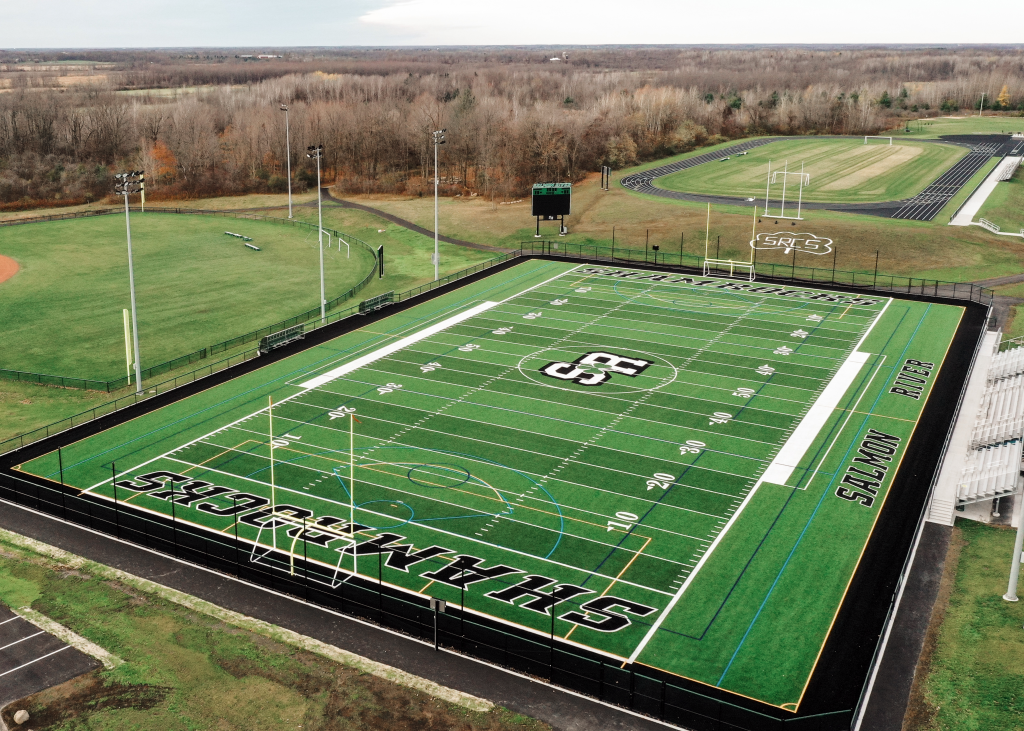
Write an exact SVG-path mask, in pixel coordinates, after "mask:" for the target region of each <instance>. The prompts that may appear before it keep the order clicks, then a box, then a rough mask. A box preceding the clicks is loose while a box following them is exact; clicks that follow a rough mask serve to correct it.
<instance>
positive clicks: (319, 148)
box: [306, 145, 327, 324]
mask: <svg viewBox="0 0 1024 731" xmlns="http://www.w3.org/2000/svg"><path fill="white" fill-rule="evenodd" d="M323 156H324V146H323V145H310V146H309V147H307V148H306V157H311V158H313V159H315V160H316V215H317V231H318V232H319V234H320V322H321V324H322V323H323V322H324V320H326V319H327V308H326V305H327V300H326V299H324V211H323V208H322V207H321V205H320V160H321V159H322V158H323Z"/></svg>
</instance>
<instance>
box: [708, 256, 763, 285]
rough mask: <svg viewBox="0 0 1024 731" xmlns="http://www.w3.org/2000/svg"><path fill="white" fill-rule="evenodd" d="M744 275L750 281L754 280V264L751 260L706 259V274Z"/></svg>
mask: <svg viewBox="0 0 1024 731" xmlns="http://www.w3.org/2000/svg"><path fill="white" fill-rule="evenodd" d="M716 275H717V276H726V277H742V278H745V279H746V280H747V281H748V282H753V281H754V264H753V263H752V262H749V261H735V260H733V259H705V260H704V276H705V277H714V276H716Z"/></svg>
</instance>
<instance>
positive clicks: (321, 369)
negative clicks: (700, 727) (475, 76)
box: [20, 261, 962, 710]
mask: <svg viewBox="0 0 1024 731" xmlns="http://www.w3.org/2000/svg"><path fill="white" fill-rule="evenodd" d="M616 272H618V274H619V275H621V276H618V275H615V276H612V275H613V274H615V273H616ZM640 274H644V273H642V272H635V271H634V272H629V271H624V270H605V269H600V268H596V269H588V268H586V267H583V266H580V267H574V266H572V265H568V264H561V263H555V262H543V261H534V262H528V263H525V264H522V265H519V266H517V267H514V268H512V269H510V270H508V271H507V272H504V273H501V274H498V275H495V276H492V277H489V278H487V279H484V280H481V281H480V282H477V283H475V284H473V285H470V286H469V287H466V288H463V289H460V290H458V291H456V292H453V293H451V294H448V295H445V296H444V297H442V298H438V299H436V300H433V301H430V302H427V303H424V304H422V305H420V306H418V307H415V308H412V309H410V310H407V311H404V312H402V313H399V314H397V315H394V316H392V317H390V318H387V319H385V320H382V321H380V322H377V323H375V324H373V325H371V326H367V327H365V328H361V329H358V330H355V331H354V332H352V333H350V334H348V335H345V336H343V337H340V338H338V339H336V340H334V341H331V342H329V343H326V344H324V345H322V346H319V347H315V348H311V349H309V350H307V351H304V352H303V353H301V354H298V355H296V356H293V357H291V358H289V359H286V360H283V361H281V362H279V363H275V364H273V365H271V366H267V367H264V368H262V369H260V370H258V371H255V372H253V373H250V374H248V375H246V376H242V377H240V378H238V379H236V380H235V381H232V382H230V383H228V384H224V385H222V386H219V387H217V388H214V389H211V390H209V391H207V392H204V393H201V394H198V395H196V396H193V397H190V398H188V399H185V400H182V401H180V402H178V403H176V404H173V405H170V406H168V407H165V408H163V409H161V410H159V411H156V412H153V413H151V414H148V415H145V416H141V417H139V418H137V419H134V420H132V421H131V422H128V423H125V424H122V425H120V426H118V427H115V428H113V429H110V430H108V431H106V432H103V433H101V434H98V435H96V436H94V437H90V438H88V439H85V440H83V441H80V442H76V443H74V444H72V445H68V446H67V447H66V448H64V450H63V465H64V471H63V479H64V481H65V482H66V483H68V484H72V485H75V486H77V487H80V488H83V489H86V490H89V491H91V492H92V493H93V494H94V495H96V496H97V497H99V498H101V499H108V500H111V499H113V497H114V493H113V488H112V485H111V478H110V474H111V464H112V463H114V464H115V465H116V471H117V474H118V481H117V488H116V489H117V490H118V492H119V495H118V498H119V499H120V500H121V501H124V502H128V503H131V504H132V505H134V506H136V507H137V508H139V509H142V510H144V511H149V512H152V513H154V514H159V515H164V516H168V515H170V514H171V513H172V509H173V511H174V514H175V516H176V519H177V520H179V521H188V522H189V523H191V524H194V525H195V526H198V527H200V528H201V529H205V530H209V531H214V532H218V533H226V532H231V531H236V530H237V533H238V535H239V537H240V539H242V540H243V541H245V542H246V543H248V544H250V545H251V546H252V547H253V554H252V560H255V561H259V562H261V563H270V564H277V565H283V566H287V565H288V562H289V561H290V560H291V559H290V558H289V556H293V555H296V553H297V554H298V555H300V556H301V555H304V554H305V555H308V557H309V559H310V560H311V561H313V562H315V563H316V564H317V565H319V566H320V567H321V568H322V570H323V572H324V576H327V577H334V578H329V579H327V580H328V581H342V580H344V578H345V576H346V575H347V574H348V573H350V572H352V571H358V573H360V574H368V575H371V576H374V577H375V578H376V576H377V573H378V571H380V572H381V573H382V577H383V579H384V580H385V581H386V582H387V583H389V584H391V585H394V586H398V587H401V588H403V589H406V590H409V591H412V592H420V593H425V594H429V595H432V596H439V597H441V598H445V599H447V600H449V601H450V602H454V603H458V602H459V601H463V600H464V601H465V606H466V608H467V610H468V611H472V612H478V613H482V614H485V615H488V616H492V617H496V618H499V619H501V620H503V621H507V622H511V623H513V624H516V625H519V626H522V627H525V628H528V629H529V630H532V631H535V632H537V633H538V634H542V635H546V634H547V633H548V632H549V631H551V625H552V623H553V624H554V630H553V631H554V633H555V634H556V635H557V636H558V637H560V638H563V639H566V640H567V641H569V642H574V643H579V644H581V645H584V646H586V647H590V648H593V649H595V650H596V651H599V652H602V653H605V654H606V655H608V656H610V657H612V658H615V659H617V660H618V659H621V660H623V661H625V660H627V659H635V660H636V661H638V662H640V663H643V664H647V665H650V666H653V667H657V668H661V669H663V670H666V671H669V672H672V673H676V674H678V675H682V676H685V677H688V678H692V679H694V680H697V681H699V682H702V683H706V684H708V685H712V686H717V687H720V688H724V689H727V690H729V691H732V692H734V693H738V694H742V695H745V696H749V697H753V698H756V699H758V700H761V701H764V702H767V703H771V704H773V705H776V706H780V707H783V708H786V709H789V710H795V709H796V708H797V707H798V705H799V703H800V699H801V697H802V694H803V692H804V689H805V687H806V683H807V681H808V678H809V676H810V674H811V672H812V671H813V668H814V666H815V663H816V661H817V657H818V653H819V651H820V650H821V647H822V645H823V643H824V641H825V638H826V637H827V635H828V632H829V629H830V626H831V623H832V621H833V618H834V616H835V613H836V611H837V610H838V607H839V606H840V604H841V602H842V600H843V596H844V593H845V591H846V588H847V586H848V583H849V581H850V578H851V576H852V573H853V571H854V569H855V567H856V565H857V562H858V560H859V557H860V554H861V551H862V550H863V547H864V545H865V542H866V540H867V538H868V536H869V535H870V533H871V530H872V527H873V525H874V523H875V520H876V518H877V515H878V512H879V510H880V509H881V506H882V504H883V502H884V499H885V494H886V491H887V489H888V485H889V484H890V483H891V480H892V477H893V475H894V473H895V472H896V469H895V466H896V465H898V464H899V460H900V459H901V457H902V454H903V450H904V449H905V446H906V444H907V442H908V441H909V439H910V436H911V435H912V433H913V431H914V427H915V424H916V421H917V419H918V417H919V415H920V412H921V409H922V407H923V405H924V402H925V400H926V396H927V393H928V391H929V389H930V386H929V385H928V384H929V383H930V380H931V377H930V375H927V374H934V372H935V370H934V369H937V368H938V367H939V364H941V362H942V360H943V358H944V355H945V352H946V349H947V347H948V345H949V343H950V341H951V338H952V336H953V333H954V331H955V329H956V327H957V324H958V323H959V320H960V317H961V314H962V309H961V308H958V307H952V306H940V305H931V304H928V303H919V302H908V301H899V300H891V299H889V298H885V297H872V298H857V297H855V296H852V295H842V294H838V295H830V294H826V293H821V292H817V291H815V290H809V289H806V288H780V287H767V288H760V289H756V288H755V289H748V290H747V291H744V289H743V285H737V284H736V283H728V284H725V283H723V282H722V281H721V280H710V281H704V280H699V279H698V280H692V279H691V280H685V279H684V278H681V277H676V276H674V275H665V276H661V277H660V278H659V277H654V278H652V277H651V276H648V275H646V274H644V278H640V277H639V276H638V275H640ZM702 281H703V282H704V283H703V284H701V282H702ZM906 363H911V364H913V363H921V364H932V365H921V366H919V367H918V372H922V371H921V369H922V368H923V369H924V371H923V372H922V374H923V378H922V379H921V380H924V381H925V382H926V383H925V385H924V386H923V388H924V391H923V392H922V393H923V394H924V397H922V398H919V399H914V398H909V397H907V396H906V395H900V393H898V392H893V391H891V389H892V388H897V389H899V388H901V385H900V384H895V385H894V383H895V381H896V379H898V378H899V377H900V369H901V368H902V367H903V366H904V365H905V364H906ZM901 383H902V382H901ZM271 397H272V398H273V399H274V402H275V403H274V406H273V409H272V411H271V410H270V409H269V408H268V403H269V402H268V399H269V398H271ZM353 411H354V413H355V415H356V417H357V418H358V420H359V423H358V424H356V423H354V421H353V420H352V419H351V418H350V414H351V413H353ZM271 419H272V421H273V426H272V428H271V423H270V422H271ZM271 433H272V437H271ZM872 438H873V439H872ZM350 440H351V442H352V448H350ZM271 449H273V451H274V454H273V457H272V456H271V451H270V450H271ZM858 450H861V451H859V452H858ZM858 453H859V454H860V455H862V457H861V460H862V461H863V458H864V457H867V458H868V459H869V461H871V462H872V463H873V464H874V465H875V466H874V467H871V466H868V465H866V464H865V465H864V467H865V469H867V470H868V471H867V472H866V473H865V472H863V471H862V472H861V473H860V474H861V475H867V476H868V477H869V478H870V479H867V480H865V479H864V478H863V477H857V476H856V475H855V474H854V473H855V470H854V471H853V472H851V471H850V467H856V466H857V463H856V462H855V461H853V460H854V459H855V458H857V455H858ZM877 454H882V455H888V456H882V457H878V456H872V455H877ZM883 460H884V461H883ZM889 467H894V469H889ZM20 469H22V470H24V471H27V472H30V473H33V474H36V475H42V476H46V477H49V478H51V479H56V477H57V476H59V470H58V461H57V455H55V454H52V453H51V454H49V455H44V456H42V457H40V458H38V459H35V460H33V461H31V462H29V463H27V464H25V465H22V466H21V468H20ZM143 475H150V477H148V478H144V477H142V476H143ZM166 479H175V480H179V481H181V482H182V483H184V482H185V481H186V480H188V481H190V482H188V483H187V484H185V485H184V487H182V486H181V485H180V484H179V487H178V488H177V489H178V490H184V492H174V493H172V492H171V491H170V490H169V489H168V487H169V486H168V485H167V484H166V482H162V481H163V480H166ZM850 486H853V487H850ZM172 498H173V500H174V503H173V506H172V502H171V499H172ZM350 513H351V514H354V519H355V526H354V530H355V531H356V543H357V548H356V549H355V551H354V552H353V550H352V548H351V545H352V540H350V538H348V537H347V536H350V535H351V531H352V530H353V528H352V527H349V526H351V522H350V517H352V516H351V515H350ZM306 521H309V522H308V524H307V523H306ZM304 526H305V527H306V529H305V530H304ZM300 539H301V540H300ZM385 554H386V555H385ZM378 564H379V566H378ZM524 574H525V575H527V576H526V577H525V578H524ZM555 582H558V583H559V588H558V590H557V594H556V595H555V596H554V597H553V598H552V597H550V596H549V598H548V599H544V598H543V597H540V598H538V601H535V602H532V605H530V606H524V602H523V598H524V595H523V594H522V592H523V591H525V590H526V589H528V588H529V589H531V591H532V592H534V594H532V596H534V597H537V594H536V592H537V591H538V590H542V589H544V588H545V587H547V588H549V589H550V587H551V585H552V584H554V583H555ZM516 587H518V588H516ZM462 589H465V591H464V593H463V591H462ZM526 598H527V599H529V598H530V597H529V596H526ZM551 604H556V605H557V606H556V608H555V611H554V612H553V613H552V612H550V611H549V609H550V605H551Z"/></svg>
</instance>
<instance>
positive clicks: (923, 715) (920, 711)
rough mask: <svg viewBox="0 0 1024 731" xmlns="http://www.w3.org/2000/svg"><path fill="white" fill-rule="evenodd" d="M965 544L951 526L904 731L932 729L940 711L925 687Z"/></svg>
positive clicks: (915, 674)
mask: <svg viewBox="0 0 1024 731" xmlns="http://www.w3.org/2000/svg"><path fill="white" fill-rule="evenodd" d="M965 544H966V542H965V541H964V538H963V534H962V533H961V532H960V529H959V528H957V527H956V526H954V527H953V533H952V535H951V536H950V539H949V549H948V550H947V551H946V563H945V564H944V565H943V567H942V580H941V581H940V582H939V594H938V596H937V597H936V598H935V606H934V607H933V608H932V618H931V621H930V622H929V623H928V632H927V633H926V634H925V636H924V646H923V647H922V648H921V656H920V658H919V659H918V661H917V668H916V669H915V670H914V684H913V685H912V686H911V688H910V698H909V699H908V700H907V711H906V713H905V714H904V716H903V731H923V730H924V729H929V728H932V723H933V721H934V720H935V714H936V713H937V712H938V710H939V709H938V708H936V707H935V706H933V705H932V704H931V703H929V702H928V699H927V698H926V697H925V689H924V683H925V680H926V679H927V678H928V674H929V673H930V672H931V669H932V655H933V654H934V653H935V645H936V644H937V643H938V641H939V629H940V628H941V627H942V620H943V619H944V618H945V616H946V609H947V608H948V607H949V597H950V594H952V593H953V585H954V584H955V583H956V569H957V566H959V565H960V552H961V551H962V550H963V548H964V545H965Z"/></svg>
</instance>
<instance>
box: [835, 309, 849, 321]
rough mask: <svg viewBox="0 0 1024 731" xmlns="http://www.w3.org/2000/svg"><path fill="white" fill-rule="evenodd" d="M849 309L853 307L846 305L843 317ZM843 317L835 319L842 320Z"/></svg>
mask: <svg viewBox="0 0 1024 731" xmlns="http://www.w3.org/2000/svg"><path fill="white" fill-rule="evenodd" d="M851 307H853V305H847V306H846V309H845V310H843V315H845V314H846V313H847V312H849V311H850V308H851ZM843 315H840V316H839V317H837V318H836V319H837V320H842V319H843Z"/></svg>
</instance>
